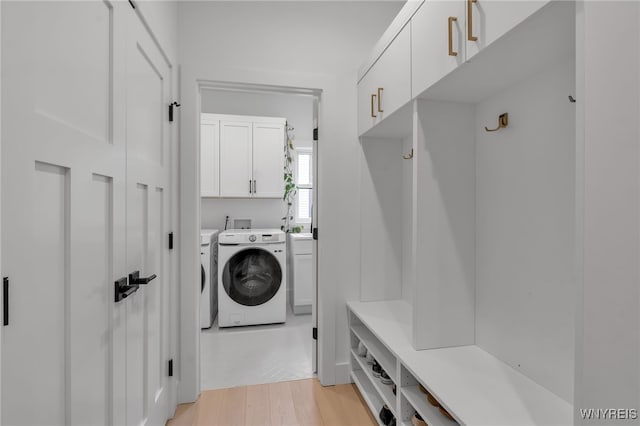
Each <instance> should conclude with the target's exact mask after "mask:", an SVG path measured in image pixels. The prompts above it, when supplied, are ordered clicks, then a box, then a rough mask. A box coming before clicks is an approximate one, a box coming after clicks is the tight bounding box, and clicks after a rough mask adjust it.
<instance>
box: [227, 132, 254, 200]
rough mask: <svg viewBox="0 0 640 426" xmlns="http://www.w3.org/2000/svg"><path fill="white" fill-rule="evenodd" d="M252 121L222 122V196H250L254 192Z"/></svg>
mask: <svg viewBox="0 0 640 426" xmlns="http://www.w3.org/2000/svg"><path fill="white" fill-rule="evenodd" d="M252 133H253V126H252V123H251V122H239V121H221V122H220V196H221V197H245V198H246V197H250V196H251V194H252V183H253V181H252V175H251V140H252Z"/></svg>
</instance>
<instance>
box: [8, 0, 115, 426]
mask: <svg viewBox="0 0 640 426" xmlns="http://www.w3.org/2000/svg"><path fill="white" fill-rule="evenodd" d="M2 9H3V10H2V13H3V18H4V22H3V29H2V30H3V37H2V55H3V61H2V62H3V69H2V73H3V75H2V78H3V83H4V84H3V94H2V95H3V96H2V103H3V128H2V132H3V133H2V197H3V199H2V229H3V233H2V246H3V250H2V265H3V268H4V274H5V275H6V276H7V277H8V279H9V295H8V296H9V297H8V307H9V318H8V320H9V321H8V325H5V326H4V327H2V334H3V336H2V339H3V346H2V386H3V392H2V408H3V410H2V421H1V423H2V424H5V425H23V424H24V425H26V424H29V425H35V424H39V425H111V424H122V423H124V415H123V413H124V411H125V410H124V408H125V407H124V403H125V394H124V388H123V386H122V384H123V382H124V378H125V371H126V369H125V367H126V366H125V364H124V362H125V358H124V356H125V354H124V341H123V340H122V338H123V336H124V334H123V332H124V328H123V327H124V325H125V317H124V311H123V310H122V308H121V307H120V306H119V305H116V304H115V303H114V280H115V279H117V278H120V277H121V276H123V275H124V274H125V257H124V248H125V241H124V233H123V232H122V229H123V228H124V223H125V217H124V212H125V161H126V158H125V140H124V134H123V131H124V129H123V123H124V120H123V116H122V114H121V112H122V111H124V99H123V90H124V87H123V84H122V82H123V79H122V76H123V62H122V61H121V60H119V59H117V58H122V57H123V51H122V49H123V41H124V35H125V32H124V29H125V26H124V20H123V16H124V15H125V14H126V13H128V10H127V9H128V5H127V4H126V3H120V2H115V3H110V2H108V1H104V2H103V1H91V2H38V3H34V2H3V3H2Z"/></svg>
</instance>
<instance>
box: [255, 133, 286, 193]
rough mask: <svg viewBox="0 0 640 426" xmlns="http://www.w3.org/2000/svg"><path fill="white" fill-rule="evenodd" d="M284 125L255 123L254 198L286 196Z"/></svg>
mask: <svg viewBox="0 0 640 426" xmlns="http://www.w3.org/2000/svg"><path fill="white" fill-rule="evenodd" d="M284 143H285V137H284V123H282V124H278V123H253V196H254V197H261V198H282V197H283V195H284V177H283V175H284Z"/></svg>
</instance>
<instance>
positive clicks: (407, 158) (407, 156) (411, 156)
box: [402, 148, 413, 160]
mask: <svg viewBox="0 0 640 426" xmlns="http://www.w3.org/2000/svg"><path fill="white" fill-rule="evenodd" d="M402 158H404V159H405V160H411V159H412V158H413V148H411V153H409V155H403V156H402Z"/></svg>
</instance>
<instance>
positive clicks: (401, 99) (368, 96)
mask: <svg viewBox="0 0 640 426" xmlns="http://www.w3.org/2000/svg"><path fill="white" fill-rule="evenodd" d="M410 99H411V27H410V24H409V23H407V24H406V25H405V27H404V28H403V29H402V30H401V31H400V33H399V34H398V35H397V36H396V38H395V39H394V40H393V41H392V42H391V44H390V45H389V46H388V47H387V49H386V50H385V51H384V53H383V54H382V55H381V56H380V57H379V58H378V60H377V61H376V62H375V64H374V65H373V66H372V67H371V69H370V70H369V71H368V72H367V74H366V75H365V76H364V77H363V78H362V80H361V81H360V83H359V84H358V129H359V130H360V133H363V132H365V131H366V130H368V129H370V128H371V127H373V126H374V125H375V124H377V123H379V122H380V121H382V120H384V119H385V118H386V117H388V116H390V115H391V114H393V113H394V112H395V111H396V110H397V109H398V108H400V107H401V106H403V105H404V104H406V103H407V102H409V100H410Z"/></svg>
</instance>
